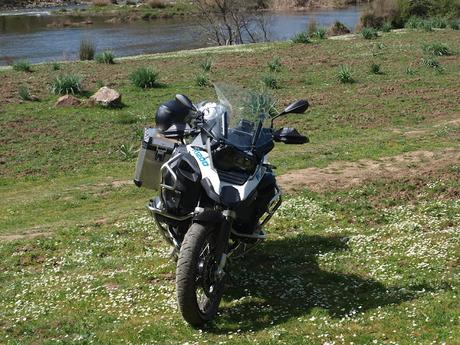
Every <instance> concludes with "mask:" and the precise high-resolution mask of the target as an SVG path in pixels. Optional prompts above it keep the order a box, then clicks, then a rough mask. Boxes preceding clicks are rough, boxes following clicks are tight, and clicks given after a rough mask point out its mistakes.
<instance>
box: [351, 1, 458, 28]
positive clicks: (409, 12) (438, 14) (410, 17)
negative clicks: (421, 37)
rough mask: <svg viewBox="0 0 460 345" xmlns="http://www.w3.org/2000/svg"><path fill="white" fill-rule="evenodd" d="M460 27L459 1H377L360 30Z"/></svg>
mask: <svg viewBox="0 0 460 345" xmlns="http://www.w3.org/2000/svg"><path fill="white" fill-rule="evenodd" d="M448 26H450V27H452V28H453V29H458V27H459V26H460V2H459V1H457V0H445V1H438V0H426V1H419V0H417V1H411V0H398V1H394V0H392V1H386V0H375V1H374V2H373V3H372V5H371V6H370V7H369V9H368V10H367V11H366V12H365V13H364V14H363V16H362V17H361V22H360V25H359V27H360V28H364V27H372V28H376V29H382V30H389V29H391V28H403V27H407V28H411V29H414V28H418V29H424V30H427V31H429V30H432V29H434V28H440V29H443V28H446V27H448Z"/></svg>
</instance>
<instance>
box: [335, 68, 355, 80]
mask: <svg viewBox="0 0 460 345" xmlns="http://www.w3.org/2000/svg"><path fill="white" fill-rule="evenodd" d="M337 77H338V79H339V81H340V82H341V83H343V84H352V83H354V82H355V80H354V79H353V77H352V76H351V70H350V68H349V67H348V66H347V65H341V66H340V69H339V74H338V75H337Z"/></svg>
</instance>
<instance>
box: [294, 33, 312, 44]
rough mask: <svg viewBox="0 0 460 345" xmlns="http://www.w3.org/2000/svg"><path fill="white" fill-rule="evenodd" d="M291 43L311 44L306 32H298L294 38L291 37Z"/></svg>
mask: <svg viewBox="0 0 460 345" xmlns="http://www.w3.org/2000/svg"><path fill="white" fill-rule="evenodd" d="M291 41H292V42H293V43H303V44H307V43H311V39H310V36H309V35H308V33H306V32H299V33H298V34H296V35H295V36H294V37H292V39H291Z"/></svg>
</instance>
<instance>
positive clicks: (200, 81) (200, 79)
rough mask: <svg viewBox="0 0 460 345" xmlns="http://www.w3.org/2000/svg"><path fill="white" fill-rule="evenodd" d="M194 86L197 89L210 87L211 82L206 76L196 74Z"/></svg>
mask: <svg viewBox="0 0 460 345" xmlns="http://www.w3.org/2000/svg"><path fill="white" fill-rule="evenodd" d="M195 84H196V85H197V86H199V87H206V86H209V85H211V82H210V81H209V78H208V76H207V75H206V74H198V75H196V77H195Z"/></svg>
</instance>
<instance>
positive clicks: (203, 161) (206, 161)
mask: <svg viewBox="0 0 460 345" xmlns="http://www.w3.org/2000/svg"><path fill="white" fill-rule="evenodd" d="M193 153H194V154H195V156H196V157H197V158H198V160H199V161H200V163H201V164H202V165H203V166H204V167H207V166H209V162H208V160H207V159H206V158H205V157H203V154H202V153H201V151H200V150H197V149H195V148H194V149H193Z"/></svg>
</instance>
